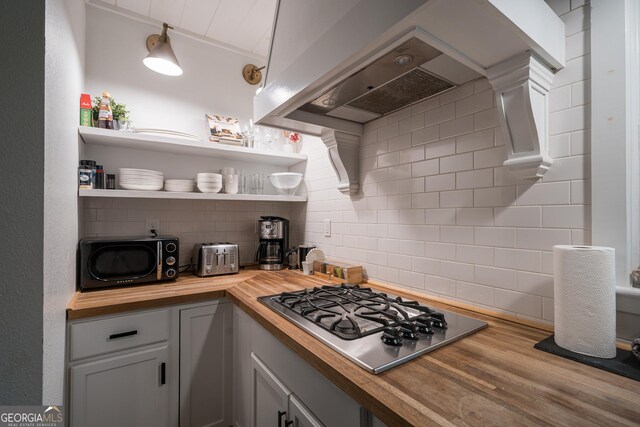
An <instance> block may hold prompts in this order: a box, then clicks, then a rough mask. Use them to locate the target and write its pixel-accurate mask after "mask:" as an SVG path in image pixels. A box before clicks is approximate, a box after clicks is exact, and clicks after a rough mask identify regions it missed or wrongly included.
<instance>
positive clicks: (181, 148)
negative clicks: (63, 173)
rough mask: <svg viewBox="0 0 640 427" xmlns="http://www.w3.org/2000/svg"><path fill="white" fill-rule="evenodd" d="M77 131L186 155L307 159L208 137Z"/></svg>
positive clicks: (104, 141) (287, 161)
mask: <svg viewBox="0 0 640 427" xmlns="http://www.w3.org/2000/svg"><path fill="white" fill-rule="evenodd" d="M78 132H79V134H80V137H81V138H82V140H83V141H84V142H85V143H86V144H89V145H91V144H100V145H104V146H112V147H119V148H133V149H137V150H148V151H157V152H164V153H171V154H182V155H188V156H206V157H215V158H219V159H226V160H236V161H241V162H251V163H263V164H269V165H274V166H284V167H291V166H293V165H296V164H298V163H300V162H304V161H306V160H307V155H306V154H296V153H282V152H275V151H264V150H255V149H252V148H246V147H236V146H234V145H224V144H219V143H213V142H208V141H195V140H190V139H186V138H179V137H172V136H168V135H167V136H163V135H157V134H153V135H152V134H139V133H131V132H121V131H115V130H108V129H99V128H93V127H87V126H80V127H79V128H78Z"/></svg>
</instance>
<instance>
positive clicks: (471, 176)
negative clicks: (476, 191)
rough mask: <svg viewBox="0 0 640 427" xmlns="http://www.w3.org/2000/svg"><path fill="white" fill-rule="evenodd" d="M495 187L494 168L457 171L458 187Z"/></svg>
mask: <svg viewBox="0 0 640 427" xmlns="http://www.w3.org/2000/svg"><path fill="white" fill-rule="evenodd" d="M482 187H493V169H479V170H474V171H469V172H458V173H456V188H457V189H465V188H482Z"/></svg>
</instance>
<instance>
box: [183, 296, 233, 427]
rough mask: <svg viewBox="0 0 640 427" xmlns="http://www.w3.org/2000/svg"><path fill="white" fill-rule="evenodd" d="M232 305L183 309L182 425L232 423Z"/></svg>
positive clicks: (220, 304)
mask: <svg viewBox="0 0 640 427" xmlns="http://www.w3.org/2000/svg"><path fill="white" fill-rule="evenodd" d="M232 322H233V319H232V306H231V303H228V302H215V303H213V304H209V305H205V306H202V307H194V308H187V309H181V310H180V425H181V426H190V427H203V426H229V425H231V422H232V421H231V411H232V404H231V398H232V381H233V377H232V374H233V372H232V369H230V367H231V366H233V362H232V357H233V349H232Z"/></svg>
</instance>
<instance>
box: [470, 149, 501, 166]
mask: <svg viewBox="0 0 640 427" xmlns="http://www.w3.org/2000/svg"><path fill="white" fill-rule="evenodd" d="M505 160H507V153H506V151H505V149H504V147H495V148H490V149H487V150H481V151H476V152H475V153H473V167H474V169H484V168H491V167H495V166H502V163H503V162H504V161H505Z"/></svg>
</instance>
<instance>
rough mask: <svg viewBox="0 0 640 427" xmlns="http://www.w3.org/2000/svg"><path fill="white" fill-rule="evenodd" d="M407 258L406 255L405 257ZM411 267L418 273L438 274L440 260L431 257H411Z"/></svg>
mask: <svg viewBox="0 0 640 427" xmlns="http://www.w3.org/2000/svg"><path fill="white" fill-rule="evenodd" d="M405 258H407V257H405ZM410 260H411V269H412V270H413V271H415V272H418V273H423V274H431V275H435V276H437V275H439V274H440V260H438V259H433V258H421V257H412V258H410Z"/></svg>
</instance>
